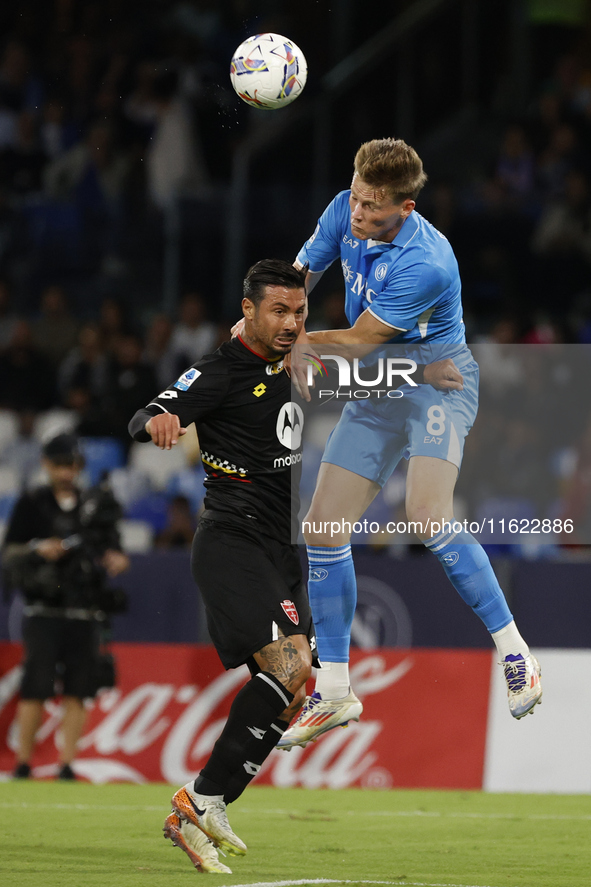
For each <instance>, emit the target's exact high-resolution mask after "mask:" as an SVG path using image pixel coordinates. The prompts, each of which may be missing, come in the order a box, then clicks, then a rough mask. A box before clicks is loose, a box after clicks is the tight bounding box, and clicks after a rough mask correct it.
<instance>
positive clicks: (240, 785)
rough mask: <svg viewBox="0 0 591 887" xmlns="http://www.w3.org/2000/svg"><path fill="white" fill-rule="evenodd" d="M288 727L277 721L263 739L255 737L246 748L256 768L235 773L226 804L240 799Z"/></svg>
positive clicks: (225, 793)
mask: <svg viewBox="0 0 591 887" xmlns="http://www.w3.org/2000/svg"><path fill="white" fill-rule="evenodd" d="M287 727H288V725H287V723H286V722H285V721H280V720H275V721H273V723H272V724H271V725H270V727H269V729H268V730H267V732H266V733H265V735H264V736H262V737H261V739H255V738H254V736H253V738H252V740H251V742H250V744H249V746H248V748H245V753H246V755H247V759H248V761H249V762H250V763H251V764H254V767H249V768H248V769H246V768H245V767H242V769H241V770H237V771H236V772H235V773H234V775H233V776H232V778H231V780H230V782H229V783H228V787H227V789H226V791H225V792H224V801H225V802H226V804H231V803H232V801H235V800H236V798H239V797H240V795H241V794H242V792H243V791H244V789H245V788H246V786H247V785H248V784H249V783H250V782H252V780H253V779H254V778H255V776H256V775H257V773H258V772H259V770H260V768H261V766H262V765H263V764H264V763H265V761H266V760H267V758H268V757H269V755H270V754H271V752H272V751H273V749H274V748H275V746H276V745H277V743H278V742H279V740H280V739H281V737H282V736H283V734H284V733H285V731H286V730H287ZM255 768H258V769H255Z"/></svg>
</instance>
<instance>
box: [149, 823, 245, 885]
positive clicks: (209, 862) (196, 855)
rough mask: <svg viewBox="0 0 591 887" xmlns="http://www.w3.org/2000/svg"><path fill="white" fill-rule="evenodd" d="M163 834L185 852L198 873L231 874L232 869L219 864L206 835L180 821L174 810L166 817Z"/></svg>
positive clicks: (216, 853)
mask: <svg viewBox="0 0 591 887" xmlns="http://www.w3.org/2000/svg"><path fill="white" fill-rule="evenodd" d="M163 832H164V837H165V838H170V840H171V841H172V843H173V844H174V845H175V847H180V848H181V850H184V851H185V853H186V854H187V856H188V857H189V859H190V860H191V862H192V863H193V865H194V866H195V868H196V869H197V871H198V872H215V873H217V874H220V875H231V874H232V869H231V868H228V866H227V865H224V863H223V862H220V860H219V857H218V852H217V850H216V849H215V846H214V845H213V844H212V842H211V841H210V840H209V838H208V837H207V835H206V834H205V833H204V832H202V831H201V829H199V828H197V826H196V825H193V823H192V822H185V821H184V820H182V819H181V817H180V816H179V815H178V813H176V812H175V811H174V810H173V812H172V813H170V814H169V815H168V816H167V817H166V820H165V822H164V828H163Z"/></svg>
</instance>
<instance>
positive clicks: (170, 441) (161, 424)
mask: <svg viewBox="0 0 591 887" xmlns="http://www.w3.org/2000/svg"><path fill="white" fill-rule="evenodd" d="M144 427H145V429H146V431H147V432H148V434H149V435H150V437H151V438H152V443H154V444H156V446H157V447H160V449H161V450H169V449H170V448H171V447H173V446H174V445H175V443H177V442H178V439H179V437H180V436H181V434H186V433H187V429H186V428H181V420H180V419H179V417H178V416H175V415H174V414H173V413H162V415H161V416H152V418H151V419H148V421H147V422H146V424H145V426H144Z"/></svg>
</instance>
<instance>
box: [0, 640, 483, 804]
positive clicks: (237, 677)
mask: <svg viewBox="0 0 591 887" xmlns="http://www.w3.org/2000/svg"><path fill="white" fill-rule="evenodd" d="M114 653H115V657H116V660H117V670H118V684H117V687H116V688H115V689H113V690H108V691H102V692H101V694H100V695H99V696H98V697H97V699H96V700H95V701H94V703H92V706H91V709H90V712H89V718H88V723H87V726H86V730H85V733H84V736H83V738H82V741H81V747H80V751H79V754H78V757H77V759H76V762H75V770H76V772H77V774H78V775H79V776H80V777H82V778H86V779H88V780H90V781H92V782H96V783H100V782H113V781H128V782H138V783H139V782H161V781H165V782H169V783H172V784H173V785H183V784H184V783H186V782H188V781H189V779H191V778H193V777H194V776H195V775H196V774H197V773H198V772H199V770H200V769H201V768H202V767H203V765H204V763H205V761H206V760H207V757H208V755H209V753H210V750H211V748H212V746H213V743H214V742H215V740H216V738H217V736H218V735H219V733H220V730H221V728H222V726H223V724H224V721H225V719H226V717H227V715H228V711H229V708H230V704H231V702H232V699H233V698H234V695H235V694H236V692H237V690H238V688H239V687H240V686H241V685H242V684H243V683H244V682H245V681H246V680H248V678H249V674H248V671H247V670H246V668H245V667H242V668H240V669H237V670H234V671H229V672H225V671H224V670H223V668H222V666H221V665H220V663H219V660H218V658H217V655H216V653H215V650H214V649H213V648H212V647H210V646H204V645H197V646H188V645H184V644H115V645H114ZM21 655H22V654H21V648H20V646H19V645H17V644H9V643H0V771H3V772H4V773H9V772H10V771H11V770H12V769H13V767H14V749H15V747H16V742H15V740H16V724H15V714H16V705H17V701H18V687H19V681H20V662H21ZM491 665H492V657H491V653H490V652H489V651H485V650H418V649H406V650H405V649H397V650H385V649H377V650H372V651H371V652H367V651H365V652H364V651H359V650H357V651H353V653H352V661H351V666H352V668H351V675H352V684H353V686H354V688H355V691H356V693H357V695H358V696H359V697H360V698H361V700H362V702H363V705H364V712H363V716H362V719H361V721H360V722H359V723H351V724H350V725H349V727H347V728H346V729H341V728H337V729H335V730H332V731H330V732H329V733H327V734H325V735H324V736H323V737H321V738H320V739H319V740H318V741H317V742H315V743H311V744H309V745H308V747H307V748H306V749H301V748H296V749H293V750H292V751H291V752H280V751H274V752H273V753H272V754H271V756H270V758H269V759H268V760H267V762H266V764H265V766H264V767H263V769H262V770H261V773H260V774H259V776H258V777H257V779H258V781H259V782H261V783H267V784H272V785H277V786H282V787H286V786H304V787H309V788H318V787H329V788H344V787H346V786H373V787H384V788H390V787H406V788H422V787H424V788H462V789H470V788H480V787H481V786H482V774H483V766H484V756H485V743H486V729H487V712H488V701H489V689H490V675H491ZM310 689H311V687H310ZM467 700H469V704H466V703H467ZM59 724H60V707H59V704H58V702H57V701H55V700H50V701H49V702H48V703H47V704H46V709H45V716H44V720H43V723H42V726H41V728H40V731H39V737H38V739H39V744H38V746H37V749H36V752H35V757H34V760H33V775H34V776H36V777H44V776H46V777H51V776H52V775H54V773H55V771H56V767H55V763H56V761H57V746H58V745H59V741H60V733H59Z"/></svg>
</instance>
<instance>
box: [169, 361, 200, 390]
mask: <svg viewBox="0 0 591 887" xmlns="http://www.w3.org/2000/svg"><path fill="white" fill-rule="evenodd" d="M200 375H201V371H200V370H196V369H195V368H194V367H191V369H189V370H187V372H186V373H183V375H182V376H181V378H180V379H177V380H176V382H175V383H174V385H173V386H172V387H173V388H178V389H179V391H188V390H189V388H190V387H191V385H192V384H193V382H194V381H195V380H196V379H198V378H199V376H200Z"/></svg>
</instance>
